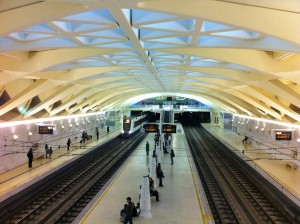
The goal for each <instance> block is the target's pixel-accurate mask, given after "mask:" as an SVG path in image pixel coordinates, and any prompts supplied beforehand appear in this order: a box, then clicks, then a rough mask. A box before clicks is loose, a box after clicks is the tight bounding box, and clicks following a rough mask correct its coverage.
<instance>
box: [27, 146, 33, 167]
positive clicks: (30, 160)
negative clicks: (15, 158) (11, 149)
mask: <svg viewBox="0 0 300 224" xmlns="http://www.w3.org/2000/svg"><path fill="white" fill-rule="evenodd" d="M27 157H28V167H29V168H31V167H32V160H33V153H32V148H30V149H29V152H28V153H27Z"/></svg>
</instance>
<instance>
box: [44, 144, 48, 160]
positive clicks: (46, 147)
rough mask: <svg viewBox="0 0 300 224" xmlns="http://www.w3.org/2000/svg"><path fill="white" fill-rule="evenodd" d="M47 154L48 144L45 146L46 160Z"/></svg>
mask: <svg viewBox="0 0 300 224" xmlns="http://www.w3.org/2000/svg"><path fill="white" fill-rule="evenodd" d="M48 152H49V146H48V144H46V145H45V153H46V158H48Z"/></svg>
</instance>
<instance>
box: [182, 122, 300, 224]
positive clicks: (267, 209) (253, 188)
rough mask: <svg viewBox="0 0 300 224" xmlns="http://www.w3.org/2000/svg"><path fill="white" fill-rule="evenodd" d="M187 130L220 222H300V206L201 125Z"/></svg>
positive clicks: (202, 180)
mask: <svg viewBox="0 0 300 224" xmlns="http://www.w3.org/2000/svg"><path fill="white" fill-rule="evenodd" d="M184 131H185V134H186V137H187V140H188V143H189V147H190V149H191V151H192V155H193V157H194V160H195V164H196V167H197V169H198V173H199V175H200V179H201V182H202V184H203V187H204V190H205V193H206V196H207V199H208V202H209V205H210V208H211V211H212V213H213V216H214V219H215V222H216V223H251V224H252V223H259V224H261V223H276V224H277V223H278V224H292V223H293V224H296V223H300V210H299V207H297V206H296V205H294V204H293V203H292V202H290V201H289V200H288V199H287V198H285V197H284V196H283V195H282V194H281V192H279V191H278V190H277V189H276V188H275V187H274V186H272V185H271V184H269V183H268V182H267V181H266V180H264V179H263V178H262V177H260V176H259V174H257V173H256V171H254V170H253V169H252V168H251V167H250V166H249V165H248V164H246V163H245V162H244V161H242V160H241V159H240V158H239V157H238V156H236V155H235V154H234V153H232V152H231V151H230V150H229V149H227V148H226V146H224V145H223V144H222V143H221V142H219V141H218V140H216V139H215V138H214V137H213V136H212V135H210V134H209V133H208V132H207V131H205V130H204V129H203V128H200V127H192V126H185V127H184Z"/></svg>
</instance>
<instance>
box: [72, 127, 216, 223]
mask: <svg viewBox="0 0 300 224" xmlns="http://www.w3.org/2000/svg"><path fill="white" fill-rule="evenodd" d="M178 128H179V129H181V130H182V128H181V127H180V125H179V124H177V129H178ZM172 138H173V140H172V144H173V145H172V147H173V150H174V152H175V157H174V164H173V165H171V160H170V155H169V154H164V157H163V158H162V162H161V166H162V170H163V172H164V175H165V178H163V185H164V186H163V187H159V186H156V187H155V189H156V190H157V191H159V200H160V201H156V200H155V197H151V199H150V200H151V210H150V213H151V215H152V217H151V218H143V217H137V218H135V219H134V223H140V224H144V223H152V224H153V223H155V224H164V223H165V224H169V223H190V224H193V223H197V224H201V223H212V220H213V218H212V215H211V214H210V209H209V206H208V204H207V201H206V197H205V194H204V193H203V191H202V189H201V188H202V187H201V185H200V184H199V179H197V178H198V175H197V174H195V168H194V167H193V160H192V158H191V156H190V152H189V148H188V145H187V142H186V139H185V135H184V133H183V132H182V133H176V134H172ZM146 141H148V142H149V143H150V153H149V156H147V155H146ZM153 150H154V134H153V133H151V134H148V135H147V137H146V138H145V139H144V140H143V142H141V144H140V145H139V146H138V148H137V150H136V151H135V152H134V154H133V155H132V156H131V157H130V158H129V159H128V160H127V162H126V165H125V166H124V167H123V168H121V170H120V173H119V175H118V176H116V177H115V178H114V180H113V181H112V182H111V184H110V185H109V186H108V187H107V189H106V190H105V192H103V194H101V196H100V195H99V198H98V199H97V200H95V201H94V202H93V203H91V204H90V208H89V209H87V210H86V211H85V212H83V213H85V214H81V215H79V217H78V218H77V219H76V220H75V221H74V223H81V224H83V223H84V224H94V223H120V214H119V213H120V210H121V209H122V208H123V205H124V204H126V203H127V202H126V198H127V197H131V198H132V201H133V202H134V203H135V204H136V203H137V202H138V200H139V193H140V189H139V186H140V185H141V183H142V177H143V176H146V175H148V167H149V164H150V162H151V160H152V152H153ZM157 182H158V179H157V180H156V185H157ZM199 191H200V193H199Z"/></svg>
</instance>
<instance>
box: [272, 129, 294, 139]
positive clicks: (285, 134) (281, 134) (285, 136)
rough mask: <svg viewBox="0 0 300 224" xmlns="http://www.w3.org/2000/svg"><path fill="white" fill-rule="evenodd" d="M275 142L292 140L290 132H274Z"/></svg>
mask: <svg viewBox="0 0 300 224" xmlns="http://www.w3.org/2000/svg"><path fill="white" fill-rule="evenodd" d="M275 137H276V140H292V132H291V131H276V132H275Z"/></svg>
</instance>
